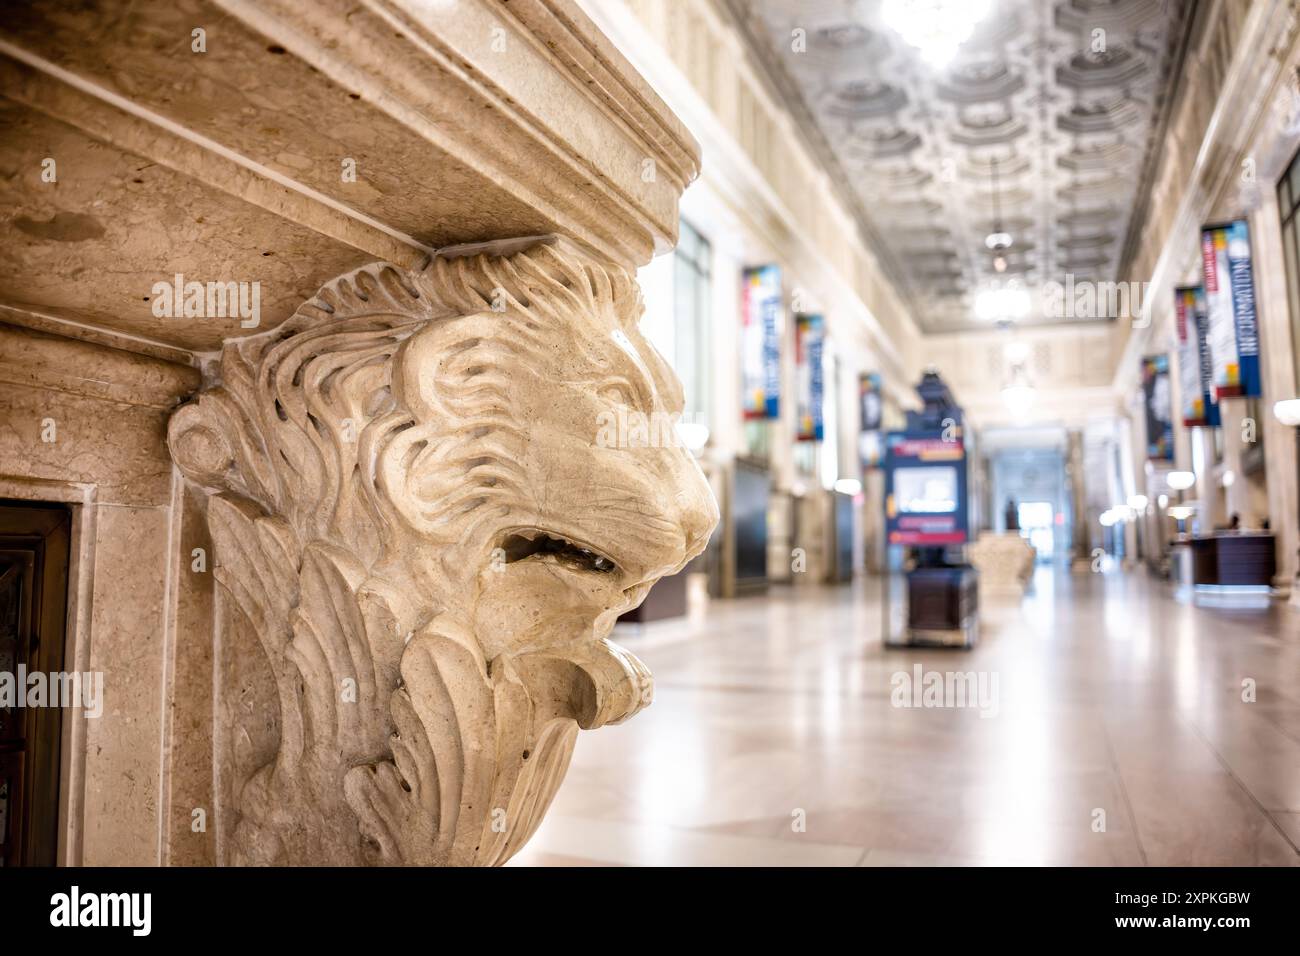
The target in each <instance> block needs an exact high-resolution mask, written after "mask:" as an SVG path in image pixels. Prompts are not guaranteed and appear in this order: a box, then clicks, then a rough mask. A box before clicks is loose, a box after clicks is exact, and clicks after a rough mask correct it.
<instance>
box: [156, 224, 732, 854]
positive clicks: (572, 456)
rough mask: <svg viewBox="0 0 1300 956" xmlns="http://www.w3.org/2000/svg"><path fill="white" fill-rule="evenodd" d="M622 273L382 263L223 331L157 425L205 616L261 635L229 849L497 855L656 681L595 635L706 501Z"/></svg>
mask: <svg viewBox="0 0 1300 956" xmlns="http://www.w3.org/2000/svg"><path fill="white" fill-rule="evenodd" d="M640 311H641V305H640V296H639V291H638V289H637V287H636V284H635V282H634V280H633V279H632V277H631V276H630V275H628V274H627V273H625V272H624V271H622V270H620V269H618V268H617V267H613V266H610V265H608V264H603V263H599V262H596V261H595V260H593V259H590V258H588V257H586V256H584V255H582V254H580V253H578V252H575V251H573V250H572V249H568V248H564V247H560V246H557V245H548V244H537V245H533V246H531V247H529V248H527V249H525V250H524V251H520V252H515V253H513V254H509V255H491V254H486V253H480V254H475V255H465V256H460V257H455V258H445V257H444V258H438V259H435V260H434V261H433V262H432V263H431V264H430V265H429V266H428V267H427V268H425V269H424V270H422V271H420V272H418V273H412V272H407V271H403V270H400V269H398V268H396V267H394V266H390V265H386V264H377V265H371V266H367V267H365V268H363V269H359V270H357V271H356V272H353V273H350V274H348V275H345V276H342V277H340V278H338V279H335V280H334V281H332V282H330V283H328V284H327V285H326V286H325V287H324V288H322V289H321V290H320V292H319V293H318V294H317V295H316V296H315V297H314V298H313V299H311V300H310V301H308V302H307V303H305V304H304V305H303V306H302V307H301V308H300V309H299V310H298V311H297V313H296V314H295V315H294V316H293V317H292V318H291V319H290V320H289V321H288V322H286V323H285V324H284V325H282V326H280V327H279V328H277V329H276V330H274V331H272V332H269V333H267V334H265V335H262V336H257V337H253V338H247V339H240V340H237V341H233V342H230V343H228V344H227V345H226V347H225V349H224V351H223V352H222V354H221V358H220V362H219V365H217V366H215V367H214V369H213V370H212V371H213V372H214V373H215V374H214V376H213V378H214V382H213V385H212V386H211V387H209V388H207V389H206V390H205V391H204V392H203V393H202V394H201V395H200V396H199V397H198V399H197V400H196V401H195V402H192V403H190V404H188V405H186V406H184V407H182V408H180V409H179V410H177V412H176V413H175V415H174V416H173V418H172V420H171V425H170V433H169V443H170V447H171V449H172V453H173V456H174V457H175V460H176V462H177V463H178V465H179V466H180V468H181V470H182V471H183V472H184V474H185V475H186V476H187V477H188V478H189V479H190V480H191V481H193V482H195V483H197V484H198V485H201V486H203V488H205V489H207V490H208V491H209V492H210V495H209V497H208V498H207V517H208V525H209V529H210V532H211V534H212V538H213V544H214V547H215V550H216V578H217V582H218V584H219V588H220V593H221V596H222V605H221V611H220V614H219V620H221V621H222V629H223V632H225V631H227V630H228V629H229V628H231V627H243V628H245V629H247V631H248V632H251V633H255V634H256V636H257V639H258V641H259V642H260V644H261V647H262V649H263V650H264V651H265V655H266V658H267V661H268V663H269V669H270V672H271V674H272V676H273V678H274V685H275V696H276V697H277V699H278V707H279V712H278V717H276V718H275V720H274V723H275V726H276V730H277V731H278V741H279V743H278V749H276V751H275V754H274V759H271V760H266V761H263V762H262V763H261V764H260V765H259V766H257V767H256V768H255V769H252V770H251V771H250V772H249V773H247V774H245V775H244V778H243V779H239V780H235V781H233V782H232V784H231V785H230V786H229V788H228V792H229V794H230V797H229V799H230V802H231V804H232V806H231V809H232V810H233V811H234V814H233V815H234V820H235V822H234V823H232V824H231V825H230V827H229V829H228V831H227V832H228V833H229V834H230V836H229V838H228V840H227V847H228V849H227V851H226V853H225V856H226V858H227V859H228V860H230V861H231V862H237V863H330V864H357V863H403V864H418V865H430V864H434V865H439V864H496V863H501V862H504V861H505V860H506V859H508V858H509V856H510V855H511V854H512V853H513V852H515V851H516V850H517V849H518V848H519V847H520V846H521V845H522V844H523V843H524V841H526V840H527V839H528V837H529V836H530V835H531V834H532V832H533V830H534V829H535V828H536V826H537V824H538V823H539V822H540V820H541V817H542V815H543V813H544V812H545V810H546V808H547V806H548V805H549V803H550V800H551V798H552V797H553V796H554V794H555V791H556V789H557V788H558V786H559V784H560V781H561V780H562V778H563V775H564V772H565V770H566V769H567V766H568V761H569V757H570V755H571V754H572V748H573V743H574V739H575V737H576V735H577V730H578V728H579V727H581V728H592V727H599V726H601V725H603V724H609V723H616V722H618V721H621V720H625V719H626V718H628V717H630V716H631V715H632V714H634V713H636V712H637V711H638V710H639V709H640V708H641V707H643V706H644V705H645V704H646V703H648V702H649V698H650V693H651V687H652V685H651V682H650V676H649V673H648V672H647V671H646V670H645V668H644V666H643V665H642V664H641V663H640V662H639V661H638V660H637V659H636V658H635V657H633V656H632V655H631V654H628V653H627V652H626V651H624V650H622V649H621V648H619V647H617V646H616V645H614V644H612V643H610V642H609V641H608V640H606V636H607V635H608V633H609V631H610V628H611V627H612V626H613V622H614V620H615V619H616V618H617V617H618V615H619V614H621V613H622V612H623V611H625V610H628V609H629V608H631V607H633V606H635V605H636V604H637V603H638V602H639V601H640V600H641V599H642V598H644V596H645V594H646V592H647V591H648V590H649V588H650V586H651V585H652V584H653V583H654V582H655V581H656V580H658V579H659V578H660V577H662V576H663V575H665V574H670V573H673V572H675V571H677V570H679V569H681V568H682V567H683V566H684V565H685V564H686V562H687V561H689V560H690V559H691V558H692V557H694V556H695V555H696V554H698V553H699V552H700V551H701V550H702V549H703V547H704V545H705V543H706V540H707V538H708V535H709V533H710V532H711V531H712V529H713V526H714V525H715V524H716V522H717V510H716V505H715V504H714V501H713V497H712V494H711V493H710V491H709V489H708V487H707V485H706V484H705V482H704V480H703V477H702V475H701V474H700V471H699V469H698V467H697V466H696V464H695V462H694V460H693V458H692V457H691V456H690V454H689V453H688V452H687V451H685V450H684V449H682V448H681V447H676V446H675V444H674V443H672V442H663V441H659V442H653V441H644V440H642V441H632V442H627V441H607V440H599V435H600V429H601V423H602V422H608V421H609V420H610V416H611V414H612V413H617V414H620V415H624V416H627V415H632V416H641V415H644V416H652V415H656V414H658V415H663V416H672V415H674V414H676V413H679V412H680V411H681V394H680V387H679V386H678V384H677V382H676V379H675V378H674V376H673V374H672V372H671V371H670V370H669V369H668V367H667V366H666V365H665V364H664V362H663V360H662V359H661V358H660V357H659V356H658V354H657V353H656V352H655V351H654V349H653V348H652V347H651V346H650V345H649V344H648V343H647V342H646V341H645V340H644V339H643V338H642V336H641V334H640V332H639V331H638V328H637V319H638V318H639V315H640Z"/></svg>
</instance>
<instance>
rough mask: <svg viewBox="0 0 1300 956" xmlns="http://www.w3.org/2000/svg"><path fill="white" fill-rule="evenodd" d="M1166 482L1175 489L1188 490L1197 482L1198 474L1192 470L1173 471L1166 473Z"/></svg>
mask: <svg viewBox="0 0 1300 956" xmlns="http://www.w3.org/2000/svg"><path fill="white" fill-rule="evenodd" d="M1165 482H1166V483H1167V484H1168V485H1169V487H1170V488H1172V489H1174V491H1186V490H1187V489H1188V488H1190V487H1192V485H1194V484H1196V475H1195V474H1193V473H1192V472H1190V471H1171V472H1170V473H1169V474H1167V475H1165Z"/></svg>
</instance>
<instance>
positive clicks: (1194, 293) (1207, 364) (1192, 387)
mask: <svg viewBox="0 0 1300 956" xmlns="http://www.w3.org/2000/svg"><path fill="white" fill-rule="evenodd" d="M1174 308H1175V311H1176V315H1177V319H1178V373H1179V375H1178V385H1179V391H1180V392H1181V393H1182V395H1181V402H1182V413H1183V424H1184V425H1186V426H1188V427H1197V426H1210V427H1212V428H1217V427H1218V426H1219V405H1218V403H1217V402H1215V400H1214V365H1213V360H1212V359H1211V357H1210V345H1209V342H1207V341H1206V334H1207V330H1208V325H1209V320H1208V318H1207V316H1206V314H1205V290H1204V289H1202V288H1201V287H1200V286H1181V287H1179V288H1177V289H1175V290H1174Z"/></svg>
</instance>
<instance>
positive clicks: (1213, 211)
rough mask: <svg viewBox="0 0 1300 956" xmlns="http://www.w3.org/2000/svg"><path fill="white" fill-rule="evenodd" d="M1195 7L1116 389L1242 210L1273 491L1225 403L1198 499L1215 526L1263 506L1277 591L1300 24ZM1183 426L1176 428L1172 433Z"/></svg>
mask: <svg viewBox="0 0 1300 956" xmlns="http://www.w3.org/2000/svg"><path fill="white" fill-rule="evenodd" d="M1198 15H1199V16H1200V17H1201V25H1200V27H1199V29H1198V31H1197V33H1196V36H1195V38H1194V40H1193V43H1192V47H1191V49H1189V51H1188V53H1187V59H1186V61H1185V63H1184V65H1183V69H1182V74H1181V76H1180V78H1179V83H1178V88H1179V94H1178V96H1179V98H1178V100H1177V102H1176V103H1175V104H1174V107H1173V110H1172V115H1171V118H1170V123H1169V129H1168V133H1167V137H1166V143H1165V148H1164V149H1163V150H1162V151H1161V154H1160V158H1159V161H1158V164H1157V168H1156V170H1155V177H1154V185H1153V187H1152V190H1151V194H1150V196H1149V197H1148V199H1147V201H1146V202H1145V203H1144V204H1142V206H1141V208H1140V210H1139V213H1140V215H1141V223H1142V227H1141V241H1140V242H1138V243H1136V245H1135V247H1134V251H1133V255H1132V257H1131V259H1130V261H1129V263H1128V269H1127V274H1126V275H1124V276H1122V278H1126V279H1129V280H1136V281H1143V282H1148V283H1149V287H1148V291H1147V302H1148V303H1150V307H1149V308H1148V309H1146V310H1145V311H1144V315H1143V316H1142V321H1140V322H1138V323H1135V324H1134V325H1133V326H1132V327H1131V328H1129V327H1122V328H1118V329H1117V330H1116V334H1117V338H1118V341H1117V348H1116V351H1117V354H1119V356H1120V358H1119V362H1118V364H1117V367H1116V372H1115V389H1116V391H1117V392H1119V393H1121V394H1125V393H1127V392H1129V391H1130V390H1131V389H1133V388H1135V387H1136V384H1137V368H1138V365H1137V361H1138V358H1139V357H1140V356H1141V355H1142V354H1144V353H1148V352H1157V351H1165V350H1167V348H1168V345H1169V343H1170V342H1172V341H1173V330H1172V327H1173V321H1174V317H1173V309H1172V307H1171V306H1172V296H1173V288H1174V286H1176V285H1179V284H1182V283H1184V282H1187V281H1195V280H1196V277H1197V276H1198V275H1199V272H1200V258H1199V256H1200V254H1199V246H1198V237H1199V228H1200V226H1201V225H1202V224H1203V223H1205V222H1208V221H1212V220H1223V219H1229V218H1236V217H1240V216H1246V217H1248V218H1249V221H1250V226H1251V243H1252V249H1253V252H1254V255H1255V257H1256V268H1255V282H1256V305H1257V311H1258V317H1259V325H1260V341H1261V355H1262V365H1263V379H1264V382H1263V384H1264V388H1263V391H1264V396H1263V398H1262V399H1261V401H1260V412H1259V415H1258V419H1259V420H1257V421H1256V422H1255V426H1256V428H1257V429H1258V433H1259V434H1260V435H1261V436H1262V438H1263V441H1264V447H1265V472H1266V479H1267V489H1266V491H1264V490H1262V489H1260V488H1259V486H1258V484H1257V483H1252V482H1250V481H1248V480H1247V479H1246V478H1245V476H1243V475H1242V474H1241V469H1240V464H1241V454H1242V452H1243V451H1244V450H1245V446H1244V445H1243V444H1242V440H1241V434H1242V433H1241V422H1242V419H1243V417H1245V416H1246V411H1245V408H1244V405H1245V403H1244V402H1241V401H1229V402H1228V403H1227V408H1226V411H1227V418H1226V419H1225V423H1224V429H1223V439H1224V441H1223V444H1224V452H1225V453H1224V458H1223V461H1222V462H1216V461H1215V458H1214V454H1213V448H1212V445H1211V444H1210V443H1209V442H1207V441H1205V440H1203V439H1201V444H1202V448H1201V452H1200V454H1199V456H1198V457H1197V460H1198V461H1199V462H1200V463H1201V467H1200V469H1199V470H1198V472H1199V473H1198V476H1197V478H1198V480H1197V486H1196V495H1197V497H1198V498H1199V499H1200V500H1201V504H1202V511H1201V517H1202V519H1203V521H1204V523H1205V525H1206V526H1207V527H1208V526H1212V525H1214V524H1218V523H1222V522H1223V521H1225V520H1226V519H1227V515H1228V514H1230V513H1231V512H1232V511H1234V510H1236V511H1238V512H1239V513H1241V514H1242V517H1243V520H1245V519H1246V517H1247V515H1248V514H1257V515H1259V516H1260V517H1262V516H1263V514H1265V513H1266V514H1267V516H1268V517H1269V519H1270V524H1271V527H1272V529H1273V531H1274V532H1275V533H1276V534H1277V538H1278V547H1277V560H1278V572H1279V573H1278V578H1277V579H1276V581H1275V583H1276V584H1278V585H1279V586H1282V587H1285V586H1286V584H1287V583H1288V582H1289V581H1291V580H1293V579H1294V577H1295V574H1296V569H1297V560H1296V549H1297V546H1300V520H1298V517H1300V516H1298V515H1297V505H1296V496H1297V491H1296V449H1295V438H1294V435H1293V433H1292V430H1291V429H1288V428H1285V427H1284V426H1282V425H1280V424H1279V423H1278V422H1277V421H1276V420H1274V419H1273V417H1272V413H1271V409H1272V405H1273V403H1274V402H1276V401H1278V400H1280V399H1284V398H1292V397H1294V396H1295V369H1294V362H1293V358H1292V355H1293V353H1292V333H1291V317H1290V313H1289V307H1288V303H1287V294H1286V286H1285V274H1286V273H1285V269H1284V266H1283V263H1282V258H1281V245H1280V243H1281V239H1280V235H1279V225H1278V216H1277V211H1276V208H1275V198H1274V195H1273V190H1274V185H1275V183H1276V182H1277V179H1278V177H1279V176H1280V175H1281V173H1282V172H1283V170H1284V169H1285V168H1286V164H1287V163H1288V162H1289V161H1290V158H1291V157H1292V156H1293V155H1294V154H1295V152H1296V149H1297V147H1298V146H1300V133H1298V132H1297V124H1296V122H1295V112H1296V109H1295V104H1296V99H1295V89H1296V86H1295V77H1296V75H1297V68H1300V42H1298V41H1300V19H1298V18H1297V14H1296V11H1295V10H1294V9H1293V5H1291V4H1285V3H1266V2H1258V0H1257V2H1254V3H1246V2H1243V0H1218V2H1213V3H1210V4H1207V5H1204V6H1203V9H1202V11H1201V13H1200V14H1198ZM1175 384H1176V383H1175ZM1183 431H1184V430H1183V429H1181V426H1178V432H1179V435H1180V439H1181V435H1182V432H1183ZM1195 431H1197V432H1202V431H1204V430H1203V429H1196V430H1195ZM1193 440H1196V439H1193ZM1179 446H1180V449H1179V465H1180V467H1184V468H1186V467H1189V466H1190V465H1191V464H1192V462H1191V461H1190V460H1185V459H1184V442H1183V441H1182V440H1180V442H1179ZM1186 447H1187V449H1188V450H1190V445H1187V446H1186ZM1188 457H1191V456H1188ZM1225 470H1231V471H1233V472H1234V475H1235V477H1236V482H1237V484H1235V485H1234V486H1233V487H1231V488H1228V489H1224V488H1223V487H1222V484H1221V481H1222V475H1223V472H1224V471H1225Z"/></svg>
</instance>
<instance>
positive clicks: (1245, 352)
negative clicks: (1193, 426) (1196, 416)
mask: <svg viewBox="0 0 1300 956" xmlns="http://www.w3.org/2000/svg"><path fill="white" fill-rule="evenodd" d="M1201 267H1202V270H1203V272H1204V274H1205V304H1206V315H1207V316H1208V318H1209V329H1208V333H1207V336H1206V338H1207V340H1208V341H1209V345H1210V358H1211V367H1212V369H1213V381H1214V397H1215V399H1222V398H1225V397H1230V396H1233V395H1245V396H1248V397H1258V396H1260V395H1261V394H1263V390H1262V389H1261V387H1260V372H1259V324H1258V321H1257V319H1256V316H1255V276H1254V271H1253V268H1252V266H1251V261H1250V232H1249V230H1248V229H1247V226H1246V222H1245V220H1243V219H1238V220H1236V221H1235V222H1230V223H1227V224H1226V225H1220V226H1205V227H1204V228H1202V229H1201Z"/></svg>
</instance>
